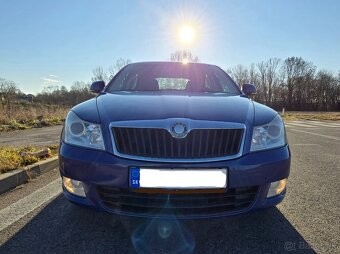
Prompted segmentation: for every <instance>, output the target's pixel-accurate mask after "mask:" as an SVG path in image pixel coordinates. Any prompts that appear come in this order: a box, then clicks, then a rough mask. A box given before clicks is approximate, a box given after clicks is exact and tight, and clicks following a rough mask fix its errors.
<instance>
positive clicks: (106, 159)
mask: <svg viewBox="0 0 340 254" xmlns="http://www.w3.org/2000/svg"><path fill="white" fill-rule="evenodd" d="M59 160H60V163H59V165H60V173H61V175H62V176H66V177H68V178H71V179H75V180H79V181H82V182H83V183H84V188H85V193H86V198H81V197H77V196H75V195H73V194H71V193H69V192H67V191H66V190H65V189H64V194H65V196H66V197H67V198H68V199H69V200H70V201H72V202H75V203H79V204H82V205H88V206H92V207H94V208H97V209H100V210H105V211H109V212H113V213H116V214H122V215H132V216H141V217H153V218H154V217H162V218H163V217H169V214H168V213H166V214H163V213H162V212H159V213H145V212H139V211H137V210H135V211H126V210H124V209H114V210H112V209H110V208H109V207H107V205H105V204H104V203H103V201H102V198H101V197H100V195H99V194H98V187H101V186H106V187H108V186H109V187H110V188H114V189H115V190H124V191H125V192H126V191H127V192H129V168H130V167H153V168H227V169H228V189H230V190H233V189H235V190H238V189H242V188H248V187H256V189H257V192H256V195H255V196H254V200H253V202H252V203H251V204H250V205H249V206H247V207H246V208H242V209H241V208H240V209H234V210H228V211H220V210H219V212H214V211H213V209H212V210H211V211H210V210H209V209H208V210H205V211H207V212H203V213H199V214H178V215H177V214H176V217H177V218H211V217H221V216H231V215H236V214H240V213H244V212H248V211H251V210H256V209H258V208H264V207H268V206H273V205H276V204H278V203H279V202H281V201H282V200H283V198H284V196H285V191H283V192H282V193H281V194H280V195H278V196H275V197H272V198H266V195H267V192H268V189H269V185H270V183H271V182H275V181H278V180H281V179H284V178H287V177H288V176H289V171H290V151H289V147H288V146H284V147H281V148H277V149H273V150H268V151H260V152H254V153H249V154H246V155H244V156H242V157H240V158H237V159H233V160H228V161H219V162H210V163H159V162H143V161H137V160H129V159H123V158H120V157H117V156H115V155H113V154H111V153H108V152H105V151H97V150H92V149H86V148H80V147H75V146H71V145H68V144H65V143H63V142H62V143H61V146H60V157H59ZM195 195H199V194H195ZM212 195H213V194H212ZM159 209H160V211H161V210H162V207H159ZM150 210H152V209H150Z"/></svg>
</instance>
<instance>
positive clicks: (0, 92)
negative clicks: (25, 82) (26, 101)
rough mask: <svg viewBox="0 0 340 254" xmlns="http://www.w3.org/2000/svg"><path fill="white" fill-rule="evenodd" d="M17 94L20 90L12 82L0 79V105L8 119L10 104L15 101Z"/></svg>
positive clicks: (10, 110)
mask: <svg viewBox="0 0 340 254" xmlns="http://www.w3.org/2000/svg"><path fill="white" fill-rule="evenodd" d="M18 93H20V90H19V89H18V85H17V84H16V83H15V82H14V81H10V80H6V79H3V78H0V99H1V105H2V107H3V109H4V111H5V114H6V115H7V117H9V118H11V112H12V102H13V101H14V100H15V98H16V97H17V95H18Z"/></svg>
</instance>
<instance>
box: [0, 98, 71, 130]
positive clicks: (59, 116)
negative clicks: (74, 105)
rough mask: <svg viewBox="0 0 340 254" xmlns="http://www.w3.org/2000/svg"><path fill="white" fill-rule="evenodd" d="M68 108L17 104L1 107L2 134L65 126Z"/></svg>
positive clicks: (0, 123) (0, 124)
mask: <svg viewBox="0 0 340 254" xmlns="http://www.w3.org/2000/svg"><path fill="white" fill-rule="evenodd" d="M68 110H69V108H68V107H63V106H58V105H42V104H29V103H17V104H14V105H11V108H10V109H4V108H2V107H0V132H4V131H11V130H23V129H29V128H39V127H44V126H53V125H60V124H63V122H64V119H65V116H66V114H67V112H68Z"/></svg>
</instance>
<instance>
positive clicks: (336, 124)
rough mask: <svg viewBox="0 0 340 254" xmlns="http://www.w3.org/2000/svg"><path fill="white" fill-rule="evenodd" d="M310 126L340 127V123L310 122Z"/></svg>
mask: <svg viewBox="0 0 340 254" xmlns="http://www.w3.org/2000/svg"><path fill="white" fill-rule="evenodd" d="M308 123H309V124H313V125H316V126H322V127H333V128H334V127H340V123H330V122H318V121H308Z"/></svg>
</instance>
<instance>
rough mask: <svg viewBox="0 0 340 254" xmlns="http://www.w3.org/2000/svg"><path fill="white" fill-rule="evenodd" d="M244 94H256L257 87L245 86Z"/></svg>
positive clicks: (243, 88)
mask: <svg viewBox="0 0 340 254" xmlns="http://www.w3.org/2000/svg"><path fill="white" fill-rule="evenodd" d="M242 92H244V93H245V94H246V95H248V96H249V95H254V94H256V87H255V86H254V85H253V84H243V86H242Z"/></svg>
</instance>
